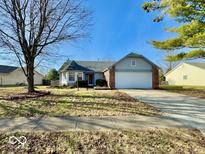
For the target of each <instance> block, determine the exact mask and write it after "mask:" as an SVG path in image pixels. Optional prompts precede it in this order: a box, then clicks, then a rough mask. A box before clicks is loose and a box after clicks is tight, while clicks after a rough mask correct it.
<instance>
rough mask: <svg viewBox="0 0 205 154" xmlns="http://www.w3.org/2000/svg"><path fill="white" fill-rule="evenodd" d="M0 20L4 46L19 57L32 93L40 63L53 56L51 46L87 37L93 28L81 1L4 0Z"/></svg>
mask: <svg viewBox="0 0 205 154" xmlns="http://www.w3.org/2000/svg"><path fill="white" fill-rule="evenodd" d="M0 17H1V20H0V47H1V48H3V49H5V51H6V52H7V53H9V54H10V53H12V54H14V55H15V56H16V57H17V59H18V62H19V64H20V66H21V68H22V70H23V72H24V74H25V76H26V77H27V82H28V92H29V93H32V92H34V91H35V90H34V69H35V65H38V63H37V62H36V60H37V59H39V58H40V57H42V56H45V55H49V54H50V52H49V50H48V47H50V45H53V44H59V43H60V42H62V41H73V40H76V39H79V38H82V37H86V36H87V35H88V28H89V26H90V20H89V19H90V12H89V11H88V10H86V9H85V8H84V7H83V5H82V3H81V1H79V0H1V1H0ZM5 51H4V52H5ZM36 63H37V64H36ZM24 66H25V67H24Z"/></svg>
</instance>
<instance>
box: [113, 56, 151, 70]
mask: <svg viewBox="0 0 205 154" xmlns="http://www.w3.org/2000/svg"><path fill="white" fill-rule="evenodd" d="M132 60H136V66H132V65H131V62H132ZM115 71H116V72H151V71H152V65H151V64H149V63H148V62H147V61H145V60H144V59H142V58H125V59H123V60H122V61H120V62H119V63H118V64H117V65H116V67H115Z"/></svg>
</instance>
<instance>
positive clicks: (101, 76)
mask: <svg viewBox="0 0 205 154" xmlns="http://www.w3.org/2000/svg"><path fill="white" fill-rule="evenodd" d="M98 79H105V77H104V74H103V73H100V72H96V73H95V76H94V80H95V82H94V83H96V80H98Z"/></svg>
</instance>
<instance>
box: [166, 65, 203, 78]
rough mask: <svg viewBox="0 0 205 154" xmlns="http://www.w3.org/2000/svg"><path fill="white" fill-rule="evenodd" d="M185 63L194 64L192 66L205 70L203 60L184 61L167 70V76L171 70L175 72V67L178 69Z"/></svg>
mask: <svg viewBox="0 0 205 154" xmlns="http://www.w3.org/2000/svg"><path fill="white" fill-rule="evenodd" d="M183 64H189V65H192V66H195V67H199V68H201V69H204V70H205V63H203V62H184V63H180V64H178V65H177V66H176V67H174V68H173V69H171V70H170V71H169V72H167V73H166V74H165V76H167V75H168V74H170V73H171V72H173V71H174V70H175V69H177V68H178V67H179V66H181V65H183Z"/></svg>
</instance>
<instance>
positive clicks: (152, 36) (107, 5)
mask: <svg viewBox="0 0 205 154" xmlns="http://www.w3.org/2000/svg"><path fill="white" fill-rule="evenodd" d="M143 2H144V0H86V5H87V7H88V8H89V9H90V10H91V11H92V12H93V19H92V20H93V23H94V25H93V27H92V30H91V37H90V38H89V39H84V40H81V41H79V42H76V43H71V44H70V43H67V42H65V43H63V44H61V45H59V46H58V47H56V50H58V53H60V55H62V56H60V57H59V58H58V59H57V60H55V63H52V64H51V65H49V68H56V69H58V68H59V67H60V66H61V65H62V64H63V62H64V61H65V60H66V59H68V58H70V59H76V60H119V59H120V58H122V57H123V56H125V55H126V54H128V53H129V52H136V53H139V54H143V55H144V56H145V57H147V58H149V59H150V60H151V61H153V62H154V63H156V64H158V65H162V63H163V62H162V59H163V52H162V51H159V50H157V49H154V48H153V47H152V45H151V44H150V43H149V41H151V40H163V39H166V38H169V37H171V36H173V34H171V33H167V32H165V31H164V28H165V27H170V26H173V25H174V22H172V21H171V20H170V19H166V20H164V21H163V22H161V23H153V22H152V20H153V17H154V16H153V15H152V14H147V13H146V12H144V11H143V10H142V8H141V6H142V4H143ZM1 61H2V60H1ZM0 63H1V64H2V63H3V64H5V63H8V61H4V60H3V61H2V62H0ZM46 69H48V68H46ZM44 71H45V69H44Z"/></svg>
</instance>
